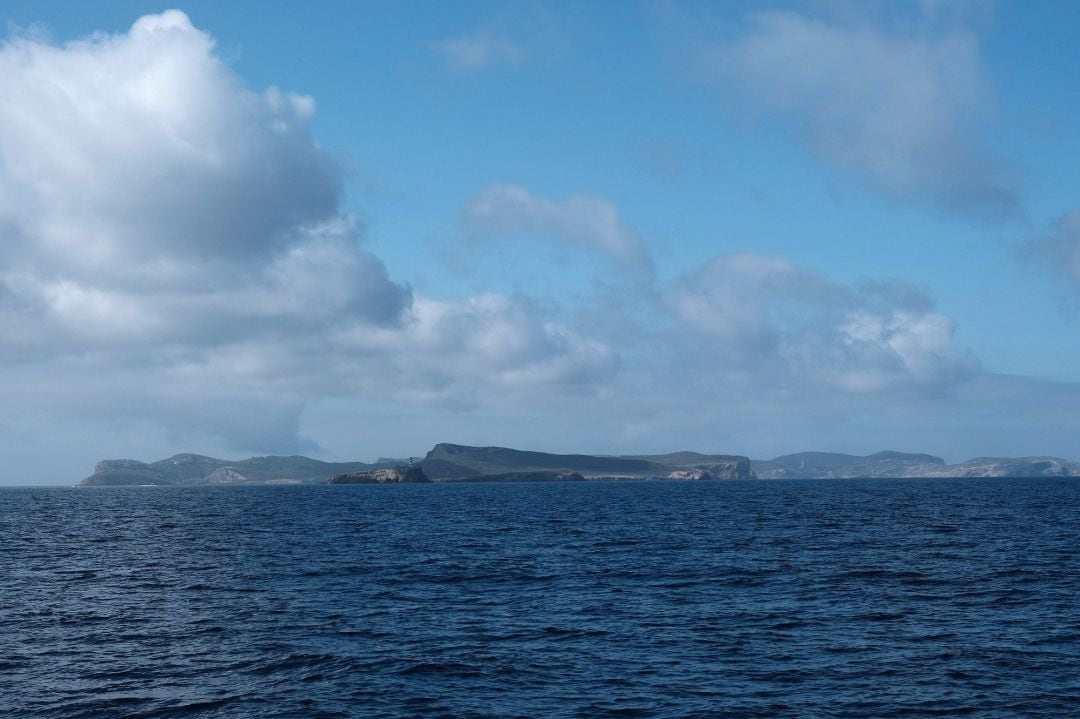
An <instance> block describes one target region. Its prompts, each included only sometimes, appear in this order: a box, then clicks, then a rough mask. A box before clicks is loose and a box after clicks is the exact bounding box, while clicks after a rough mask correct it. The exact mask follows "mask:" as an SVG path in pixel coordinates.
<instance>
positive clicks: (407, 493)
mask: <svg viewBox="0 0 1080 719" xmlns="http://www.w3.org/2000/svg"><path fill="white" fill-rule="evenodd" d="M0 716H3V717H5V719H6V717H19V718H22V717H27V718H32V717H65V718H66V717H72V718H74V717H86V718H91V717H93V718H95V719H97V718H99V717H101V718H110V717H131V718H134V717H145V718H150V717H311V718H316V717H448V718H449V717H453V718H455V719H457V718H467V717H868V718H869V717H873V718H878V717H932V716H944V717H960V716H964V717H1069V718H1071V717H1077V716H1080V481H1076V480H997V479H996V480H868V481H862V480H855V481H852V480H844V481H809V480H808V481H790V482H780V481H730V482H723V481H717V482H627V483H596V484H591V483H578V484H573V483H570V484H517V485H510V484H501V485H499V484H492V485H487V484H485V485H460V484H459V485H397V486H320V487H315V486H299V487H296V486H294V487H200V488H169V487H156V488H141V487H134V488H98V489H70V488H64V489H61V488H47V489H0Z"/></svg>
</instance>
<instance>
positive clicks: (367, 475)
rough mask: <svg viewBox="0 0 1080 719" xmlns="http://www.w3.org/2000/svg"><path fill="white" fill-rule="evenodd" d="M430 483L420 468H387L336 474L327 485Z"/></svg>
mask: <svg viewBox="0 0 1080 719" xmlns="http://www.w3.org/2000/svg"><path fill="white" fill-rule="evenodd" d="M426 482H431V480H430V479H428V478H427V475H425V474H424V470H423V469H421V468H420V467H388V468H384V469H368V470H364V471H362V472H349V473H348V474H338V475H335V476H333V477H331V478H330V479H329V480H328V482H327V483H328V484H403V483H412V484H419V483H426Z"/></svg>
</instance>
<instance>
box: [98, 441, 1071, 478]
mask: <svg viewBox="0 0 1080 719" xmlns="http://www.w3.org/2000/svg"><path fill="white" fill-rule="evenodd" d="M886 477H895V478H907V477H927V478H930V477H1080V464H1078V463H1076V462H1072V461H1069V460H1066V459H1061V458H1059V457H1020V458H1006V457H979V458H976V459H971V460H968V461H966V462H962V463H960V464H945V461H944V460H943V459H941V458H940V457H935V456H933V455H928V454H909V453H903V452H878V453H876V454H871V455H867V456H864V457H861V456H856V455H850V454H837V453H829V452H802V453H798V454H788V455H783V456H780V457H775V458H773V459H770V460H751V459H749V458H748V457H746V456H743V455H734V454H700V453H698V452H674V453H671V454H658V455H617V456H610V455H593V454H550V453H547V452H533V451H525V450H517V449H509V448H506V447H470V446H466V445H459V444H437V445H435V447H433V448H432V449H431V451H429V452H428V453H427V454H426V455H425V456H424V458H423V459H420V460H416V461H413V460H411V459H379V460H377V461H376V462H372V463H368V462H321V461H319V460H316V459H310V458H308V457H299V456H291V457H252V458H251V459H244V460H239V461H229V460H223V459H215V458H213V457H204V456H202V455H197V454H177V455H175V456H173V457H169V458H168V459H162V460H159V461H157V462H152V463H145V462H139V461H137V460H133V459H107V460H103V461H101V462H99V463H98V464H97V466H96V467H95V469H94V473H93V474H91V475H90V476H89V477H86V478H85V479H83V480H82V481H81V482H79V485H80V486H84V487H94V486H119V485H184V486H193V485H226V484H325V483H331V484H399V483H422V482H566V481H588V480H619V479H652V480H722V479H759V478H760V479H846V478H886Z"/></svg>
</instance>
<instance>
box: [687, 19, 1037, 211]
mask: <svg viewBox="0 0 1080 719" xmlns="http://www.w3.org/2000/svg"><path fill="white" fill-rule="evenodd" d="M708 57H709V62H710V65H711V68H712V69H713V71H714V72H715V73H717V75H718V76H719V77H721V78H723V80H724V82H725V83H726V84H728V85H732V86H737V87H739V88H741V89H742V90H743V92H744V94H745V95H746V96H749V97H752V98H754V99H756V100H757V101H759V102H760V103H761V104H762V105H764V106H765V107H768V108H771V109H773V110H776V111H779V112H780V113H782V114H784V115H786V116H787V117H790V118H791V119H792V120H794V121H795V122H796V123H798V125H799V126H800V128H801V130H802V132H803V133H804V136H805V139H806V141H807V142H808V143H809V145H810V146H811V148H812V149H813V150H814V151H815V152H816V153H817V154H819V155H820V156H822V157H823V158H825V159H826V160H827V161H829V162H830V163H832V164H834V165H836V166H838V167H840V168H843V169H845V170H849V171H851V172H853V173H856V174H857V175H860V176H862V177H864V178H865V179H867V180H868V181H869V182H870V183H871V184H873V185H874V186H876V187H878V188H879V189H882V190H884V191H886V192H888V193H890V194H893V195H896V196H899V197H905V198H916V199H929V200H931V201H933V202H935V203H938V204H941V205H942V206H945V207H948V208H950V209H955V210H959V211H962V212H970V213H976V214H985V215H990V216H1002V215H1006V214H1008V213H1011V212H1014V211H1016V210H1017V209H1018V207H1019V198H1018V191H1017V187H1016V186H1015V181H1014V178H1013V177H1012V176H1011V175H1010V173H1009V172H1008V171H1007V169H1006V168H1005V166H1004V164H1003V162H1002V161H1001V160H1000V159H999V158H997V157H995V156H994V155H993V154H991V153H990V152H989V151H988V150H987V149H986V148H985V146H984V144H983V139H984V137H985V133H984V129H985V126H986V125H987V124H988V122H989V121H990V120H991V118H992V109H993V108H992V99H991V92H990V89H989V87H988V83H987V81H986V79H985V72H984V69H983V65H982V60H981V57H980V52H979V42H978V38H977V37H976V36H975V35H974V34H973V33H972V32H968V31H964V30H963V29H956V28H950V29H946V30H943V31H933V30H926V29H925V27H924V29H923V31H922V32H920V33H919V34H912V33H894V32H888V31H886V30H884V29H882V28H881V27H877V26H874V25H872V24H871V23H869V22H866V21H859V20H856V21H852V22H848V23H846V24H841V23H830V22H826V21H823V20H818V19H813V18H809V17H804V16H802V15H799V14H796V13H792V12H769V13H761V14H758V15H755V16H753V17H752V18H751V19H750V28H749V30H748V32H746V33H745V34H744V35H743V36H742V37H740V38H738V39H737V40H735V41H733V42H730V43H728V44H726V45H723V46H720V47H717V48H714V49H713V50H712V51H711V53H710V54H709V56H708Z"/></svg>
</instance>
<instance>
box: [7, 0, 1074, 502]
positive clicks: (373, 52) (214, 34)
mask: <svg viewBox="0 0 1080 719" xmlns="http://www.w3.org/2000/svg"><path fill="white" fill-rule="evenodd" d="M171 7H172V6H170V5H169V4H161V3H152V2H145V1H143V0H121V1H118V2H114V3H109V4H108V6H107V7H106V6H99V5H95V4H84V5H76V6H71V5H70V4H67V3H61V2H54V1H49V2H23V1H22V0H17V1H16V2H11V3H6V4H5V7H4V12H3V17H2V19H3V20H5V21H6V30H5V31H4V34H3V36H2V40H0V96H2V97H3V98H4V100H3V102H2V103H0V328H2V330H3V331H2V332H0V377H2V378H3V379H2V380H0V404H2V406H3V407H4V411H3V413H2V414H0V461H2V462H3V465H4V468H5V470H6V472H5V473H4V475H3V476H2V477H0V484H66V483H69V482H73V481H76V480H78V479H80V478H81V477H83V476H85V475H87V474H88V473H89V472H90V471H91V470H92V469H93V465H94V463H95V462H97V461H99V460H102V459H113V458H133V459H139V460H143V461H147V462H152V461H155V460H157V459H161V458H165V457H168V456H171V455H173V454H175V453H178V452H193V453H198V454H205V455H209V456H213V457H228V458H242V457H250V456H259V455H292V454H302V455H306V456H310V457H313V458H317V459H322V460H325V461H348V460H360V461H372V460H374V459H375V458H376V457H379V456H383V457H403V456H408V455H409V454H410V453H411V454H412V455H413V456H421V455H417V451H420V452H426V451H427V449H428V448H430V447H431V446H433V445H434V444H436V443H438V442H450V443H458V444H466V445H482V446H489V445H492V446H504V447H513V448H518V449H529V450H539V451H547V452H554V453H603V454H654V453H666V452H673V451H680V450H692V451H698V452H703V453H726V454H740V455H747V456H749V457H752V458H754V459H768V458H771V457H775V456H778V455H783V454H789V453H795V452H802V451H811V450H813V451H827V452H843V453H848V454H855V455H867V454H871V453H874V452H877V451H881V450H893V451H902V452H919V453H929V454H933V455H937V456H940V457H943V458H944V459H945V460H946V461H947V462H949V463H956V462H960V461H963V460H966V459H970V458H973V457H978V456H1007V457H1020V456H1042V455H1049V456H1058V457H1063V458H1066V459H1071V460H1080V451H1077V450H1076V449H1075V447H1076V442H1075V429H1076V427H1077V426H1080V371H1078V369H1077V365H1076V363H1075V361H1073V360H1074V358H1075V357H1076V356H1077V353H1078V352H1080V332H1077V329H1078V326H1077V322H1078V318H1080V194H1078V193H1077V189H1076V188H1077V183H1076V182H1075V181H1073V180H1070V178H1071V177H1072V176H1073V174H1074V173H1075V172H1076V170H1075V165H1076V163H1075V158H1076V157H1077V156H1080V154H1078V150H1080V147H1078V145H1080V127H1078V124H1080V112H1078V110H1080V108H1078V100H1077V98H1076V96H1075V93H1073V92H1072V91H1071V89H1070V88H1069V87H1068V82H1067V81H1063V80H1062V79H1061V78H1068V77H1071V76H1073V75H1074V74H1075V73H1073V72H1071V71H1070V69H1069V68H1074V69H1080V68H1076V66H1077V65H1080V56H1077V55H1076V53H1071V52H1069V48H1071V47H1072V44H1073V34H1074V32H1073V31H1074V30H1075V28H1077V27H1080V5H1076V4H1072V3H1043V4H1039V5H1037V6H1032V5H1028V4H1021V3H966V2H957V3H949V4H944V3H915V2H911V3H902V2H882V3H873V4H870V3H855V2H852V3H848V2H836V3H815V2H777V3H769V4H758V3H754V4H751V3H745V4H744V3H725V4H717V3H707V2H670V3H651V2H642V3H625V4H622V3H620V4H617V5H616V4H603V3H592V4H585V3H580V4H574V3H565V2H544V1H543V0H536V1H529V2H526V1H522V2H490V3H489V2H477V3H461V4H454V5H453V6H448V7H439V8H434V7H433V6H432V5H430V4H429V3H419V2H407V3H397V4H392V5H388V4H385V3H372V2H364V3H355V4H348V5H347V6H339V5H337V4H333V5H332V4H324V5H315V6H313V7H305V8H303V9H300V8H299V7H296V6H290V5H288V4H265V3H254V2H233V3H227V4H221V3H211V2H206V1H205V0H199V1H196V2H189V3H182V4H179V5H177V6H176V7H175V9H170V8H171Z"/></svg>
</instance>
